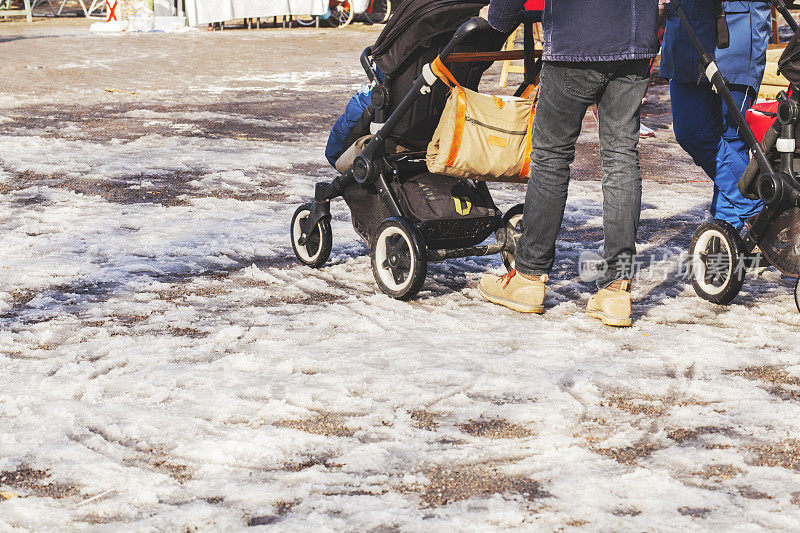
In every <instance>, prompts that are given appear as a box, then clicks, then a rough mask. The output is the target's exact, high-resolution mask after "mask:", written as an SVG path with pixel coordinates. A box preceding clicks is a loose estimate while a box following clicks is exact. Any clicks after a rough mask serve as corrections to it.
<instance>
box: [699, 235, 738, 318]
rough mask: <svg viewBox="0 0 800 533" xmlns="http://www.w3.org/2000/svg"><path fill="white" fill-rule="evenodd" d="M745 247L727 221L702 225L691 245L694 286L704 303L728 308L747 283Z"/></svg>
mask: <svg viewBox="0 0 800 533" xmlns="http://www.w3.org/2000/svg"><path fill="white" fill-rule="evenodd" d="M743 248H744V245H743V243H742V238H741V237H740V236H739V232H738V231H736V228H734V227H733V226H731V225H730V224H729V223H727V222H725V221H724V220H712V221H710V222H706V223H704V224H702V225H701V226H700V227H699V228H697V231H695V232H694V236H693V237H692V243H691V244H690V245H689V260H690V275H691V279H692V287H694V290H695V292H696V293H697V295H698V296H700V297H701V298H702V299H704V300H708V301H709V302H712V303H715V304H721V305H725V304H727V303H729V302H730V301H731V300H733V299H734V298H735V297H736V295H737V294H739V291H740V290H741V289H742V284H743V283H744V276H745V273H746V270H745V268H746V267H745V263H746V262H745V261H744V256H743V254H742V250H743Z"/></svg>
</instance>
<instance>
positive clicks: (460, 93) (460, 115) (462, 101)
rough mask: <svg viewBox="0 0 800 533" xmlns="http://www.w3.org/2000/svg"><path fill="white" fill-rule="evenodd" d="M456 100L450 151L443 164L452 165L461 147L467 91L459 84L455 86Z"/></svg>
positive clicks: (465, 117) (465, 119)
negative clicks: (454, 123) (454, 122)
mask: <svg viewBox="0 0 800 533" xmlns="http://www.w3.org/2000/svg"><path fill="white" fill-rule="evenodd" d="M456 94H457V98H458V101H457V102H456V126H455V129H454V131H453V143H452V144H451V145H450V153H449V154H447V161H445V163H444V164H445V166H448V167H452V166H453V164H455V162H456V157H457V156H458V150H459V149H460V148H461V138H462V137H463V136H464V125H465V124H466V122H467V93H465V92H464V89H463V88H462V87H461V86H458V87H456Z"/></svg>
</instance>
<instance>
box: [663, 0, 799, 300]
mask: <svg viewBox="0 0 800 533" xmlns="http://www.w3.org/2000/svg"><path fill="white" fill-rule="evenodd" d="M750 1H754V2H760V3H767V4H772V5H773V6H775V8H776V9H777V11H778V12H780V13H781V15H782V16H783V18H784V19H785V20H786V22H787V23H788V24H789V26H790V27H791V29H792V31H794V32H797V29H798V25H797V22H795V20H794V19H793V18H792V16H791V14H790V13H789V10H788V9H787V8H786V5H785V4H784V3H783V0H750ZM670 5H671V6H672V8H673V9H674V11H675V12H676V13H677V15H678V17H679V18H680V20H681V25H682V26H683V28H684V29H685V30H686V32H687V34H688V35H689V38H690V39H691V40H692V43H693V45H694V47H695V48H696V49H697V51H698V53H699V54H700V71H701V72H702V73H703V74H704V75H705V77H706V78H707V79H708V80H709V81H710V82H711V84H712V86H713V87H714V90H716V92H717V93H718V94H719V95H720V97H721V98H722V99H723V101H724V102H725V104H726V106H727V107H728V112H729V113H730V114H731V116H732V117H733V119H734V120H735V122H736V125H737V126H738V128H739V134H740V136H741V137H742V139H743V140H744V142H745V143H746V144H747V147H748V148H749V149H750V151H751V154H752V157H751V160H750V163H749V164H748V166H747V168H746V169H745V171H744V173H743V174H742V176H741V178H740V179H739V191H740V192H741V193H742V194H743V195H744V196H745V197H747V198H751V199H761V201H762V202H763V208H762V209H761V211H760V212H759V213H758V215H756V217H755V219H754V220H752V222H751V224H750V226H749V228H748V229H747V231H746V232H745V233H744V235H743V236H740V235H739V232H738V231H737V230H736V229H735V228H733V226H731V225H730V224H729V223H727V222H724V221H722V220H712V221H710V222H706V223H704V224H702V225H701V226H700V227H699V228H698V229H697V231H695V234H694V236H693V238H692V243H691V245H690V249H689V256H690V258H691V261H692V264H691V270H690V273H691V280H692V285H693V287H694V289H695V292H697V294H698V295H699V296H700V297H701V298H703V299H705V300H708V301H710V302H713V303H718V304H727V303H729V302H730V301H731V300H733V298H734V297H736V295H737V294H738V293H739V291H740V290H741V288H742V284H743V282H744V277H745V273H746V268H747V267H750V266H756V265H758V264H759V258H760V253H759V254H754V253H753V252H754V250H755V249H756V246H758V245H759V243H760V242H761V241H762V239H764V238H765V236H766V234H767V232H768V230H769V229H770V226H771V225H772V224H773V223H774V222H775V220H776V219H777V218H778V217H779V216H780V215H781V214H783V213H785V212H786V211H788V210H791V209H794V208H797V207H800V176H798V174H797V173H795V171H794V153H795V149H796V146H795V128H796V126H797V124H798V121H800V91H798V90H796V89H795V90H793V91H792V94H791V96H787V94H786V93H785V92H783V91H781V93H779V95H778V113H777V118H776V119H775V122H774V123H773V124H772V127H771V128H770V129H769V130H767V133H766V134H765V135H764V139H763V140H762V141H761V142H759V141H758V140H757V139H756V137H755V135H754V134H753V131H752V130H751V128H750V126H749V124H748V123H747V120H746V119H745V117H744V114H743V113H742V112H741V111H740V110H739V107H738V105H737V104H736V102H735V100H734V98H733V95H732V94H731V92H730V90H729V88H728V80H727V79H725V77H724V75H723V73H722V72H721V71H720V69H719V67H718V66H717V63H716V60H715V58H714V55H713V54H711V53H709V52H707V51H706V50H705V48H704V47H703V44H702V43H701V42H700V38H699V37H698V35H697V32H695V31H694V28H692V25H691V23H690V22H689V19H688V18H687V16H686V13H685V11H684V10H683V7H682V5H681V1H680V0H672V1H671V2H670ZM718 29H719V30H720V31H719V34H718V43H719V46H720V47H722V48H724V47H725V46H727V38H728V36H727V27H726V26H723V27H722V28H719V26H718ZM723 43H724V44H723ZM773 149H775V150H776V151H777V152H778V154H780V166H779V168H778V169H777V170H776V168H775V166H774V165H773V163H772V161H771V160H770V157H769V155H768V154H769V153H770V152H771V151H772V150H773ZM722 247H724V250H722ZM767 259H769V258H767ZM714 262H716V265H712V263H714ZM776 266H777V265H776ZM796 268H797V269H800V265H797V266H796ZM798 273H800V270H799V271H798V272H795V273H788V274H790V275H793V276H794V277H797V275H798ZM795 304H796V305H797V308H798V310H800V278H798V281H797V282H796V283H795Z"/></svg>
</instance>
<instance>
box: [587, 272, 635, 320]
mask: <svg viewBox="0 0 800 533" xmlns="http://www.w3.org/2000/svg"><path fill="white" fill-rule="evenodd" d="M586 312H587V313H588V314H589V316H590V317H592V318H598V319H600V320H602V322H603V324H605V325H607V326H620V327H625V326H630V325H631V282H630V280H627V279H618V280H617V281H615V282H614V283H612V284H611V285H609V286H608V287H606V288H605V289H600V290H599V291H597V294H595V295H594V296H592V297H591V298H589V303H588V304H587V305H586Z"/></svg>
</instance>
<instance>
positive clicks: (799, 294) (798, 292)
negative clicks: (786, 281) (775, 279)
mask: <svg viewBox="0 0 800 533" xmlns="http://www.w3.org/2000/svg"><path fill="white" fill-rule="evenodd" d="M794 305H795V306H796V307H797V310H798V311H800V278H797V279H796V280H794Z"/></svg>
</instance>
